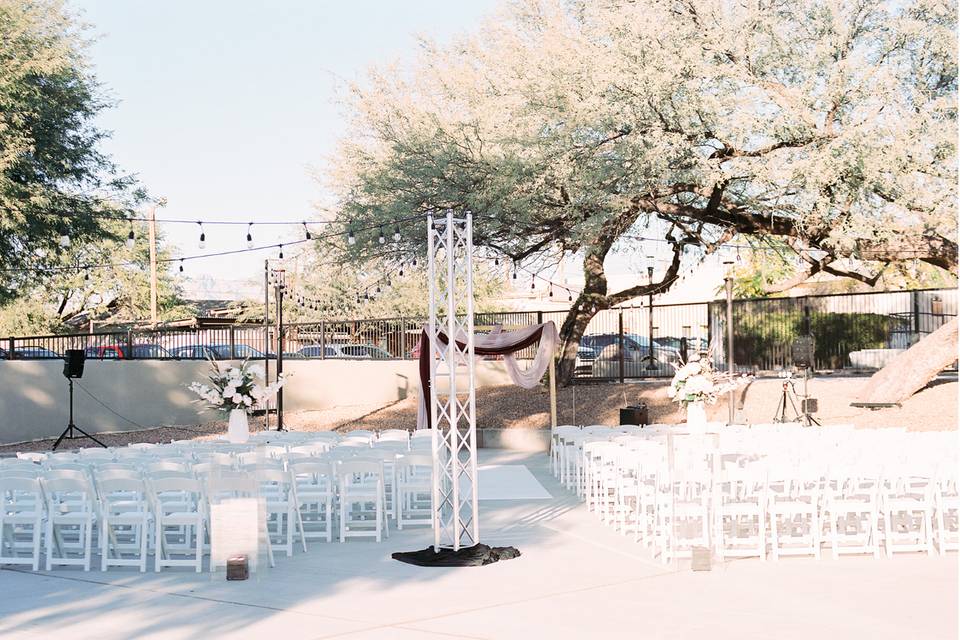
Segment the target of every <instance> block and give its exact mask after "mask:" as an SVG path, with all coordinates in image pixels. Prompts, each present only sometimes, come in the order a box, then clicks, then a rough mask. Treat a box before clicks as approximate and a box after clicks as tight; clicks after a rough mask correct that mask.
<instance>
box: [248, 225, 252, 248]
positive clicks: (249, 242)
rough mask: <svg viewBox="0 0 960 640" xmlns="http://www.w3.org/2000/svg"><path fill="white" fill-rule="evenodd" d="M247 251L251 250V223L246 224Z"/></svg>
mask: <svg viewBox="0 0 960 640" xmlns="http://www.w3.org/2000/svg"><path fill="white" fill-rule="evenodd" d="M247 249H253V223H252V222H251V223H249V224H247Z"/></svg>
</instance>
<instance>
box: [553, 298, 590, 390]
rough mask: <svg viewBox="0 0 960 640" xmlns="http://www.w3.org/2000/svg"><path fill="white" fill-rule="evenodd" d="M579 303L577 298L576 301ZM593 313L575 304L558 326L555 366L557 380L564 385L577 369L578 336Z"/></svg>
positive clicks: (567, 384)
mask: <svg viewBox="0 0 960 640" xmlns="http://www.w3.org/2000/svg"><path fill="white" fill-rule="evenodd" d="M577 302H578V303H579V300H578V301H577ZM594 315H596V314H595V313H593V312H591V310H590V309H581V308H580V307H579V304H578V305H575V306H574V307H573V308H572V309H570V311H569V313H567V317H566V318H565V319H564V320H563V326H561V327H560V363H559V366H558V367H557V381H558V382H559V383H560V385H562V386H564V387H566V386H569V385H570V383H571V382H573V377H574V374H575V373H576V369H577V350H578V349H579V348H580V338H582V337H583V332H584V331H586V330H587V325H589V324H590V320H592V319H593V316H594Z"/></svg>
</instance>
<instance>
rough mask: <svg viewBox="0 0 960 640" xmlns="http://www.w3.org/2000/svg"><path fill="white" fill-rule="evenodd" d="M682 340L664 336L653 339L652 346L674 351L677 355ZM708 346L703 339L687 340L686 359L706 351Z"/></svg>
mask: <svg viewBox="0 0 960 640" xmlns="http://www.w3.org/2000/svg"><path fill="white" fill-rule="evenodd" d="M681 340H682V338H674V337H672V336H665V337H662V338H654V339H653V344H654V345H655V346H658V347H666V348H667V349H674V350H676V352H677V353H680V346H681ZM709 347H710V345H708V344H707V341H706V339H704V338H687V357H688V358H689V357H690V356H692V355H694V354H696V353H700V352H703V351H706V350H707V349H708V348H709Z"/></svg>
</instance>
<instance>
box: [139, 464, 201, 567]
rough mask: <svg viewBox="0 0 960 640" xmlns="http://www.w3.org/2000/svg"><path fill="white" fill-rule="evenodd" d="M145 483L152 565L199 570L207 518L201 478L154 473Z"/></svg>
mask: <svg viewBox="0 0 960 640" xmlns="http://www.w3.org/2000/svg"><path fill="white" fill-rule="evenodd" d="M165 473H177V472H169V471H168V472H165ZM148 487H149V489H150V497H151V501H152V503H153V518H154V526H155V534H154V544H155V546H156V548H155V552H154V553H155V555H154V569H155V570H156V571H158V572H159V571H160V570H161V569H162V568H163V567H194V568H195V569H196V572H197V573H200V572H201V571H202V568H203V534H204V529H205V523H206V520H207V510H206V507H207V501H206V497H205V495H204V492H203V487H202V485H201V483H200V481H199V480H197V479H196V478H191V477H184V476H179V477H157V476H154V477H151V478H149V480H148Z"/></svg>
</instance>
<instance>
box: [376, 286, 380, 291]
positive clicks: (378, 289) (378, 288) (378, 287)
mask: <svg viewBox="0 0 960 640" xmlns="http://www.w3.org/2000/svg"><path fill="white" fill-rule="evenodd" d="M376 293H380V285H377V289H376Z"/></svg>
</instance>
